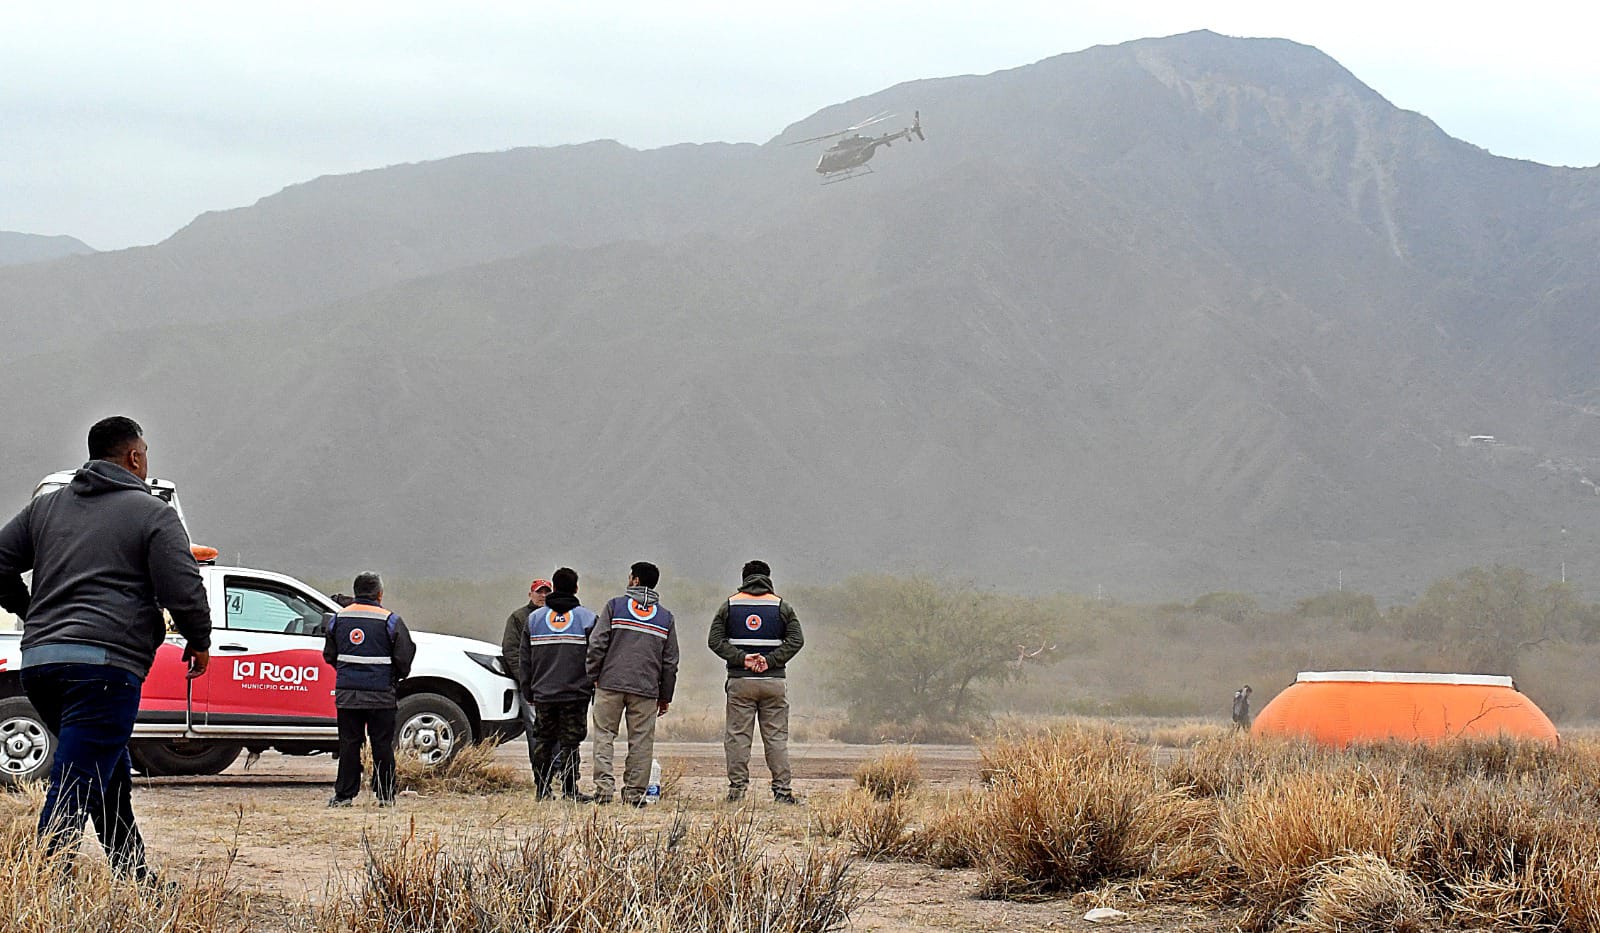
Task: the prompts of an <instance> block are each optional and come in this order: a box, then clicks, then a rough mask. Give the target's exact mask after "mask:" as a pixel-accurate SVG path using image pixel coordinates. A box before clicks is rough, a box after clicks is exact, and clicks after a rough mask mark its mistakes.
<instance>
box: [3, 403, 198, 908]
mask: <svg viewBox="0 0 1600 933" xmlns="http://www.w3.org/2000/svg"><path fill="white" fill-rule="evenodd" d="M143 435H144V431H143V429H141V428H140V427H139V425H138V424H137V423H136V422H134V421H133V420H132V419H130V418H122V417H114V418H106V419H105V420H103V421H100V422H98V423H97V424H95V426H94V427H92V428H90V429H89V458H90V459H89V462H88V463H86V464H84V465H83V467H81V468H80V469H79V470H78V472H77V474H76V475H74V476H73V478H72V482H71V483H69V484H68V485H67V487H66V488H64V489H59V490H56V491H55V492H52V493H49V494H48V495H44V496H39V497H38V498H35V499H34V500H33V501H32V502H29V503H28V506H27V508H24V509H23V510H22V512H21V513H19V514H18V515H17V517H16V518H13V519H12V520H11V521H10V522H9V523H7V524H6V526H5V527H4V528H3V529H0V607H4V608H5V609H6V610H8V611H10V612H12V613H15V614H16V615H17V616H18V617H19V618H21V619H22V620H23V629H22V688H23V690H24V692H26V693H27V695H28V700H29V702H31V703H32V704H33V706H34V709H36V710H38V711H39V718H40V719H41V720H43V721H44V724H45V726H46V727H47V728H49V730H50V732H51V733H52V734H53V735H55V737H56V742H57V744H56V755H55V760H54V761H53V762H51V765H50V789H49V792H48V793H47V794H46V796H45V801H44V808H43V809H42V810H41V811H40V813H39V836H40V838H41V839H43V840H44V841H45V848H46V850H47V851H48V852H50V853H51V854H56V853H63V854H65V855H66V857H68V858H70V857H71V854H72V853H73V852H75V851H77V848H78V838H79V836H80V835H81V833H82V832H83V819H84V817H85V816H89V817H91V818H92V819H93V820H94V822H95V827H96V829H98V830H99V833H100V842H101V844H102V845H103V846H104V847H105V850H106V857H107V859H108V860H109V861H110V863H111V867H112V868H113V869H115V870H116V871H117V872H118V873H119V874H124V875H131V876H133V877H135V878H137V879H139V880H142V881H143V880H149V879H150V871H149V869H148V867H147V866H146V864H145V858H144V840H143V838H142V837H141V836H140V835H139V827H138V824H137V823H136V822H135V821H134V816H133V805H132V802H131V798H130V793H131V791H132V789H133V784H132V781H131V779H130V776H129V766H130V762H129V760H128V739H129V737H130V736H132V734H133V723H134V718H135V717H136V716H137V715H138V713H139V692H140V689H141V687H142V686H143V684H144V678H145V676H146V675H147V674H149V672H150V665H151V664H152V663H154V661H155V656H156V649H157V648H159V647H161V645H162V643H163V641H164V640H165V639H166V625H165V624H164V622H163V620H162V618H161V608H162V607H165V608H166V609H167V611H168V612H170V613H171V614H172V621H173V624H174V625H176V626H177V629H178V632H179V634H181V635H182V636H183V638H184V640H185V645H184V649H183V657H184V660H186V661H188V663H189V677H190V678H194V677H198V676H200V674H202V673H203V672H204V671H205V669H206V665H207V663H208V662H209V661H210V654H209V652H210V649H211V614H210V610H209V608H208V607H207V605H206V591H205V585H204V584H203V582H202V581H201V579H200V570H199V567H198V566H197V565H196V564H195V559H194V554H193V552H191V551H190V549H189V534H188V532H187V531H185V530H184V527H183V522H182V521H181V520H180V519H179V518H178V513H177V512H176V511H174V510H173V509H172V508H171V507H170V506H168V505H167V504H166V503H164V502H162V501H161V500H160V499H158V498H156V497H155V496H153V495H151V494H150V487H149V486H146V485H145V479H146V478H147V477H148V476H149V451H150V448H149V445H148V444H146V443H145V440H144V436H143ZM28 570H32V571H33V591H32V593H31V594H30V593H29V591H28V588H27V587H26V586H24V585H23V582H22V577H21V574H22V573H23V572H25V571H28Z"/></svg>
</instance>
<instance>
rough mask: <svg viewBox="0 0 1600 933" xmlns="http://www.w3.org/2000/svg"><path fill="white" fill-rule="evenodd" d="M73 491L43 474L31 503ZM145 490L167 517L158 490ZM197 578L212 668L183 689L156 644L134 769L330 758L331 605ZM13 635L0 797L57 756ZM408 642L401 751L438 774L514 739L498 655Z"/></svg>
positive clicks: (253, 581) (212, 577)
mask: <svg viewBox="0 0 1600 933" xmlns="http://www.w3.org/2000/svg"><path fill="white" fill-rule="evenodd" d="M71 477H72V474H70V473H65V474H52V476H50V477H48V478H47V479H46V481H45V482H44V483H41V484H40V487H39V490H40V491H39V492H38V493H36V494H44V493H47V492H52V491H54V489H55V488H59V486H60V485H64V483H65V482H66V481H69V480H70V479H71ZM58 478H61V479H60V482H58V483H55V484H53V485H47V484H50V483H51V481H52V480H57V479H58ZM163 486H164V487H166V490H168V494H167V495H162V492H163V488H162V487H163ZM152 488H153V490H154V491H155V493H156V494H157V495H160V496H161V497H162V498H163V499H165V500H166V501H168V502H169V503H172V504H173V506H174V507H175V508H176V507H177V497H176V494H175V490H172V489H171V484H170V483H167V484H162V486H157V485H154V484H152ZM180 514H181V513H180ZM197 550H198V549H197ZM200 575H201V577H202V578H203V579H204V581H205V586H206V592H207V594H208V596H209V598H210V603H211V625H212V631H211V665H210V667H209V668H207V670H206V672H205V674H203V675H201V676H200V677H198V678H196V679H194V680H189V679H188V677H187V676H186V674H187V669H186V665H185V664H184V663H183V647H184V639H183V637H182V636H181V635H177V634H169V635H168V636H167V639H166V641H165V643H163V644H162V645H161V647H160V648H159V649H158V650H157V652H156V660H155V665H154V666H153V667H151V669H150V675H149V676H148V677H147V678H145V682H144V691H143V696H142V698H141V700H140V703H139V717H138V720H137V722H136V723H135V725H134V727H133V741H132V742H131V743H130V744H129V747H128V751H129V754H130V756H131V757H132V759H133V765H134V767H135V768H137V769H138V770H139V771H140V772H141V773H143V774H146V775H150V776H158V775H173V774H216V773H218V772H220V771H222V770H223V769H224V768H226V767H228V765H230V764H232V763H233V761H234V759H236V758H238V757H239V753H240V752H241V751H243V750H244V749H247V748H248V749H250V750H252V751H263V750H266V749H269V748H270V749H276V750H277V751H280V752H283V753H286V754H291V755H308V754H315V753H317V752H324V751H328V752H331V751H334V750H335V749H336V748H337V747H338V734H339V733H338V727H337V721H336V713H335V711H334V705H333V690H334V670H333V667H332V666H331V665H329V664H328V663H327V662H325V661H323V660H322V643H323V633H324V626H325V625H326V624H327V619H328V617H329V616H330V615H332V614H333V613H336V612H338V611H339V606H338V604H337V603H335V602H334V601H333V600H332V599H330V598H328V597H327V596H326V595H324V594H322V593H319V592H317V591H316V590H315V589H313V588H311V587H310V586H307V585H306V584H305V583H302V582H300V581H299V580H296V579H294V578H293V577H289V576H285V575H283V574H280V573H273V572H271V571H267V570H254V569H250V568H245V567H218V566H215V565H213V564H209V563H203V564H202V565H201V566H200ZM0 615H3V614H0ZM4 627H5V621H4V620H0V628H4ZM16 628H17V629H18V630H17V631H0V785H8V784H15V783H18V782H21V781H28V780H34V779H37V778H41V777H43V776H44V775H46V774H47V773H48V772H49V770H50V761H51V759H52V758H53V757H54V754H55V739H54V737H53V736H51V735H50V733H49V731H48V730H46V729H45V727H44V724H43V723H42V722H41V721H40V720H39V716H38V713H37V712H35V710H34V708H33V704H31V703H29V702H28V698H27V697H26V696H25V695H24V694H23V692H22V682H21V677H20V675H19V673H18V671H19V668H20V667H21V661H22V648H21V641H22V634H21V632H20V626H16ZM412 638H413V640H414V641H415V642H416V645H417V657H416V661H415V662H414V663H413V664H412V667H411V676H410V677H408V678H406V679H405V680H404V681H402V682H401V683H400V689H399V694H400V711H399V716H398V718H397V720H396V729H395V734H396V744H397V746H398V747H399V749H400V750H401V751H404V752H410V753H411V754H414V755H416V756H417V757H419V758H420V759H421V760H423V761H425V762H429V763H432V764H442V763H444V762H446V761H448V760H449V759H450V758H451V757H453V756H454V755H455V753H456V752H457V751H459V750H460V749H461V748H462V747H463V746H464V745H465V744H467V743H470V742H475V741H482V740H484V739H486V738H508V737H512V736H517V735H521V734H522V722H521V719H520V718H519V714H518V709H517V703H518V699H517V693H516V686H515V684H514V683H513V682H512V680H511V679H510V678H509V677H507V676H506V671H505V668H504V665H503V664H502V662H501V660H500V646H499V645H491V644H489V643H488V642H482V641H476V640H473V639H469V638H458V637H455V636H452V635H437V634H433V633H431V632H417V631H413V632H412Z"/></svg>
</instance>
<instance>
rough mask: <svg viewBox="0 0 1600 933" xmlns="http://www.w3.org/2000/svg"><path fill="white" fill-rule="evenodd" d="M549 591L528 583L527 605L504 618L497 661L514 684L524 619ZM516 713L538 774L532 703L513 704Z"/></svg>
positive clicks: (519, 670)
mask: <svg viewBox="0 0 1600 933" xmlns="http://www.w3.org/2000/svg"><path fill="white" fill-rule="evenodd" d="M552 589H553V588H552V587H551V585H550V581H549V580H535V581H533V583H531V584H529V586H528V604H527V605H526V606H521V607H518V608H517V609H515V610H513V611H512V613H511V615H510V616H509V617H507V619H506V628H505V631H504V632H502V633H501V634H500V660H501V661H502V662H504V663H505V666H506V673H507V674H508V675H510V677H511V679H512V680H513V681H515V682H516V683H518V684H521V683H522V660H521V659H522V646H523V645H524V644H526V643H527V641H528V618H529V617H530V616H532V615H533V614H534V613H535V612H538V611H539V610H540V609H541V608H543V607H544V600H545V597H547V596H549V595H550V592H551V590H552ZM517 711H518V713H520V714H521V716H522V734H523V735H525V736H527V738H528V765H529V766H530V767H532V768H533V772H534V773H535V774H538V773H539V765H538V763H537V762H536V761H535V760H534V755H533V753H534V749H535V747H536V746H537V744H538V741H537V740H536V739H535V738H534V737H533V730H534V720H533V704H532V703H529V702H528V700H527V698H526V697H524V698H523V699H522V701H521V702H519V703H518V704H517ZM578 741H580V742H581V741H583V740H582V739H579V740H578Z"/></svg>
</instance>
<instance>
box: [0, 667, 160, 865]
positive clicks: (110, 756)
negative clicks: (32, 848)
mask: <svg viewBox="0 0 1600 933" xmlns="http://www.w3.org/2000/svg"><path fill="white" fill-rule="evenodd" d="M141 683H142V682H141V680H140V679H139V677H138V675H136V674H134V673H132V672H131V671H125V670H122V669H121V668H117V667H109V666H106V665H100V664H43V665H40V666H38V667H25V668H23V669H22V689H23V692H25V693H27V695H28V701H29V702H31V703H32V704H33V708H34V709H36V710H38V711H39V718H40V719H42V720H44V724H45V726H46V728H48V729H49V730H50V732H51V733H52V734H53V735H55V737H56V757H55V760H54V761H53V762H51V764H50V791H49V793H48V794H47V795H46V796H45V799H44V809H43V810H42V811H40V813H39V838H40V839H41V840H43V841H44V844H45V851H46V852H47V853H49V854H50V855H56V854H59V853H64V854H65V856H66V857H67V858H68V859H70V858H71V857H72V855H73V853H75V852H76V851H77V849H78V839H79V837H80V836H81V835H82V834H83V819H84V817H85V816H87V817H89V818H90V819H93V820H94V825H95V829H96V830H97V831H98V832H99V834H100V844H101V845H102V846H104V847H105V850H106V859H107V860H108V861H109V862H110V863H111V867H112V868H113V869H114V870H115V871H116V872H117V873H118V874H132V875H134V876H135V877H143V876H144V875H145V874H146V873H147V869H146V867H145V861H144V839H143V838H142V837H141V836H140V835H139V826H138V824H137V823H135V822H134V818H133V801H132V792H133V780H132V777H131V775H130V772H129V767H130V762H129V761H128V739H129V738H130V737H131V736H132V735H133V721H134V719H135V717H137V716H138V715H139V689H140V686H141Z"/></svg>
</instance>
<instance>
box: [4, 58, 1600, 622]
mask: <svg viewBox="0 0 1600 933" xmlns="http://www.w3.org/2000/svg"><path fill="white" fill-rule="evenodd" d="M885 110H887V111H893V112H896V113H898V114H900V116H899V117H898V118H897V119H898V120H904V119H905V116H906V115H908V114H910V113H911V112H912V111H913V110H916V111H920V113H921V116H922V121H923V125H924V127H925V129H926V131H927V135H928V140H927V142H926V143H911V142H902V143H896V144H895V145H894V146H893V147H892V148H889V149H883V150H880V151H879V152H878V153H877V155H876V156H875V157H874V159H873V161H872V162H871V163H870V164H871V166H872V167H873V168H875V169H876V170H877V171H876V173H875V174H873V175H870V176H868V177H865V178H860V179H855V180H852V181H849V182H847V183H844V184H837V185H827V186H822V185H819V184H818V180H817V176H816V175H815V174H814V173H813V172H812V164H813V162H814V161H815V159H816V157H817V154H818V149H819V148H820V147H819V146H817V145H809V146H790V145H789V143H790V142H792V141H795V140H799V139H804V138H807V137H811V136H817V135H820V134H823V133H826V132H830V131H832V130H835V129H838V128H840V127H843V126H848V125H850V124H852V123H854V122H856V121H858V120H859V119H861V118H862V117H863V116H866V115H868V114H873V113H877V112H880V111H885ZM885 125H886V126H889V127H891V128H898V126H897V124H896V123H894V122H890V123H888V124H885ZM875 129H876V128H875ZM1597 233H1600V170H1597V169H1566V168H1552V167H1548V166H1543V165H1538V164H1534V163H1530V162H1522V161H1515V160H1509V159H1504V158H1499V157H1496V156H1494V155H1492V154H1490V153H1488V152H1486V151H1484V150H1482V149H1479V148H1477V147H1475V146H1472V145H1470V144H1468V143H1466V142H1463V141H1460V140H1457V139H1453V138H1451V137H1450V136H1448V135H1447V134H1446V133H1444V132H1443V131H1442V130H1440V129H1439V127H1437V126H1436V125H1435V124H1433V123H1432V122H1431V121H1429V120H1428V119H1427V118H1425V117H1424V116H1421V115H1419V114H1416V113H1411V112H1407V111H1403V110H1400V109H1398V108H1396V107H1394V106H1393V105H1391V104H1390V103H1389V102H1388V101H1386V100H1385V99H1384V98H1383V97H1382V96H1381V95H1380V94H1378V93H1377V92H1376V91H1374V90H1373V89H1371V88H1369V87H1367V86H1366V85H1364V84H1362V83H1361V82H1360V81H1359V80H1358V79H1357V78H1355V77H1354V76H1353V75H1351V74H1350V73H1349V72H1348V71H1346V70H1345V69H1344V68H1343V67H1341V66H1340V65H1339V64H1338V63H1337V62H1335V61H1334V60H1332V59H1331V58H1329V57H1328V56H1326V55H1324V54H1322V53H1321V52H1319V51H1317V50H1315V49H1313V48H1310V47H1307V46H1304V45H1299V44H1296V43H1293V42H1290V41H1286V40H1272V39H1268V40H1263V39H1235V38H1228V37H1224V36H1220V35H1216V34H1214V33H1209V32H1198V33H1190V34H1186V35H1180V36H1172V37H1167V38H1162V39H1148V40H1139V41H1135V42H1130V43H1125V44H1123V45H1118V46H1105V47H1096V48H1092V49H1088V50H1085V51H1082V52H1077V53H1072V54H1067V55H1061V56H1057V57H1054V58H1050V59H1046V60H1044V61H1041V62H1038V63H1036V64H1033V65H1029V66H1026V67H1021V68H1017V69H1013V70H1010V71H1005V72H999V73H995V74H991V75H983V76H961V77H950V78H940V79H933V80H918V81H911V82H907V83H905V84H901V85H897V86H895V87H892V88H888V89H886V90H882V91H879V92H876V93H873V94H869V95H867V96H865V97H862V98H858V99H856V100H852V101H849V102H845V103H841V104H838V105H836V106H833V107H830V108H827V109H825V110H822V111H820V112H818V113H816V114H813V115H811V116H809V117H807V118H806V119H804V120H801V121H799V122H797V123H795V124H793V125H791V126H789V127H788V128H786V129H785V130H784V131H783V132H782V133H780V134H779V135H778V136H776V137H775V138H774V139H772V140H771V141H769V142H768V143H766V144H764V145H759V146H758V145H750V144H741V145H731V144H708V145H682V146H673V147H668V148H664V149H657V150H650V151H635V150H632V149H629V148H627V147H624V146H621V145H619V144H617V143H614V142H606V141H601V142H593V143H587V144H583V145H576V146H563V147H555V148H527V149H515V150H511V151H507V152H497V153H478V154H471V155H463V156H459V157H456V158H452V159H446V160H442V161H438V162H429V163H421V164H414V165H401V166H391V167H388V168H382V169H375V170H372V171H368V172H362V173H358V174H355V175H347V176H337V177H325V178H318V179H315V180H311V181H308V182H306V183H304V184H301V185H296V186H294V187H291V188H288V189H286V190H284V191H282V192H279V193H277V194H275V195H272V196H270V197H267V198H264V199H262V200H261V201H259V202H257V203H256V204H255V205H252V206H250V207H246V208H241V209H237V210H231V211H222V212H217V213H212V214H206V215H202V216H201V217H199V218H197V219H196V220H195V221H194V222H193V223H191V224H190V225H189V226H187V227H185V228H184V229H183V230H181V231H179V232H178V233H177V234H175V235H174V236H173V237H171V238H170V239H168V240H166V241H165V242H163V243H160V244H158V245H155V246H150V247H142V248H137V249H130V250H122V251H118V252H112V253H100V254H95V255H91V256H82V257H76V258H73V259H71V260H69V261H65V262H54V263H42V264H40V263H35V264H30V265H24V266H16V267H10V268H5V269H0V324H3V326H4V328H5V330H6V333H7V339H6V341H5V343H4V346H3V347H0V392H3V397H4V398H6V399H8V400H9V402H10V403H9V404H7V405H6V406H4V410H3V412H0V426H3V427H4V429H5V431H6V436H8V437H10V438H12V439H13V440H12V441H10V442H8V443H7V444H6V445H4V448H3V449H0V476H7V477H11V480H10V484H11V486H12V488H14V489H15V490H17V497H18V499H19V500H20V498H21V496H23V495H25V494H26V491H27V489H29V488H31V483H32V482H33V481H34V480H35V479H37V477H38V476H40V475H43V474H44V473H46V472H49V471H51V470H55V469H61V468H63V467H65V466H69V465H72V464H74V463H76V462H78V460H79V459H81V457H82V453H81V447H80V445H81V438H82V435H83V433H84V430H85V429H86V427H87V425H88V424H89V423H91V422H92V421H93V420H95V419H96V418H97V417H100V416H102V415H104V414H108V413H112V412H122V413H126V414H130V415H132V416H134V417H135V418H138V419H139V420H141V421H142V422H143V423H144V424H145V426H146V428H147V431H148V432H149V435H150V440H151V443H152V460H153V463H154V468H155V470H156V472H157V473H158V474H161V475H164V476H169V477H170V478H172V479H174V480H176V481H177V482H178V483H179V486H180V489H181V490H182V494H183V497H184V500H185V503H186V507H187V509H188V511H189V514H190V518H191V526H192V528H193V530H194V532H195V534H196V536H197V538H200V539H203V540H205V541H206V542H207V543H210V544H214V545H215V546H217V547H219V548H220V549H221V550H222V551H223V553H224V554H225V555H228V556H230V557H232V556H235V555H238V556H240V557H242V559H244V560H247V561H250V562H252V563H255V564H257V565H264V566H272V567H277V568H280V569H283V570H285V571H288V572H291V573H297V574H299V575H303V576H313V577H317V578H321V579H326V578H329V577H338V576H344V575H348V574H350V573H353V572H355V571H358V570H362V569H367V568H374V569H387V570H390V571H392V572H398V573H403V574H406V575H410V576H426V577H463V576H489V575H497V574H501V573H506V572H513V571H527V572H530V573H532V572H535V571H537V572H538V574H539V575H544V573H545V571H547V570H548V569H549V568H551V567H553V566H555V565H556V564H558V563H570V564H572V565H573V566H576V567H578V568H579V569H580V571H582V572H584V573H585V574H586V576H587V575H593V574H599V578H600V579H601V580H603V581H604V583H602V584H599V585H601V587H602V589H604V588H609V586H610V585H620V584H621V583H622V582H623V581H622V579H621V577H622V576H625V567H626V564H627V563H628V562H630V561H632V560H637V559H653V560H656V561H657V562H658V563H661V564H662V565H663V566H664V567H666V568H667V569H668V571H669V572H671V573H678V574H682V575H687V576H695V577H699V578H704V579H718V580H727V581H730V582H731V578H732V577H734V576H735V575H736V568H737V567H738V565H739V563H740V562H741V561H742V560H744V559H745V558H747V557H751V556H761V557H764V558H765V559H767V560H769V561H770V562H772V563H773V565H774V567H775V568H777V569H778V571H779V577H780V581H781V580H782V579H784V578H788V579H796V578H798V579H807V580H830V579H837V578H839V577H842V576H845V575H848V574H851V573H856V572H872V571H896V572H923V573H930V574H934V575H937V576H940V577H944V578H952V579H961V580H965V581H975V582H979V583H992V584H994V585H998V586H1005V587H1010V588H1022V589H1028V590H1034V591H1043V590H1060V589H1070V590H1078V591H1082V592H1094V591H1096V590H1097V589H1099V590H1101V591H1103V592H1104V593H1106V594H1107V595H1110V596H1113V597H1118V598H1173V597H1179V596H1184V595H1192V594H1194V593H1198V592H1202V591H1206V590H1219V589H1230V590H1244V591H1249V592H1255V593H1259V594H1263V595H1266V596H1269V597H1287V596H1292V595H1304V594H1306V593H1311V592H1317V591H1319V590H1322V589H1327V588H1330V587H1331V586H1333V585H1334V584H1335V581H1336V580H1338V579H1339V578H1340V577H1341V575H1342V579H1343V582H1344V584H1345V585H1347V586H1353V587H1357V588H1360V589H1363V590H1365V591H1368V592H1373V593H1376V594H1378V595H1380V596H1383V597H1385V598H1402V597H1405V596H1408V595H1410V594H1413V593H1415V592H1416V591H1418V590H1419V589H1420V588H1421V587H1422V586H1423V585H1425V584H1426V582H1427V581H1428V580H1430V579H1433V578H1435V577H1438V576H1440V575H1443V574H1447V573H1452V572H1454V571H1456V570H1458V569H1460V568H1462V567H1465V566H1468V565H1471V564H1480V563H1493V562H1507V563H1515V564H1519V565H1522V566H1527V567H1530V568H1531V569H1534V570H1536V571H1539V572H1541V573H1544V574H1546V575H1549V576H1554V575H1556V574H1557V572H1558V568H1565V570H1564V572H1566V573H1567V574H1568V575H1569V578H1570V579H1572V580H1573V582H1574V583H1575V584H1577V585H1578V586H1579V587H1580V588H1583V589H1584V590H1585V591H1586V592H1589V593H1591V594H1594V595H1600V560H1597V559H1596V556H1595V555H1596V554H1597V551H1596V547H1597V546H1600V525H1597V524H1596V521H1595V518H1596V515H1597V512H1596V509H1597V508H1600V498H1597V496H1596V487H1595V485H1594V481H1593V477H1594V476H1596V475H1600V459H1597V458H1596V457H1595V456H1594V451H1595V444H1594V439H1595V426H1594V422H1595V417H1596V415H1597V414H1600V397H1597V390H1600V378H1597V377H1600V372H1597V369H1596V365H1595V363H1594V360H1595V359H1596V351H1597V350H1600V334H1597V332H1596V324H1597V319H1596V315H1595V310H1596V300H1597V298H1600V264H1597V263H1596V262H1595V260H1594V243H1595V242H1596V234H1597ZM613 578H615V579H613Z"/></svg>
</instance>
